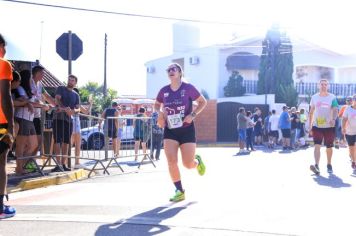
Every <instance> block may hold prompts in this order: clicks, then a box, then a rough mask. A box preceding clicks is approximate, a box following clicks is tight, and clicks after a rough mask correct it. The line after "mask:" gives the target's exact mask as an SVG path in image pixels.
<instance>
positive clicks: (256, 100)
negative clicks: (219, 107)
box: [217, 94, 275, 107]
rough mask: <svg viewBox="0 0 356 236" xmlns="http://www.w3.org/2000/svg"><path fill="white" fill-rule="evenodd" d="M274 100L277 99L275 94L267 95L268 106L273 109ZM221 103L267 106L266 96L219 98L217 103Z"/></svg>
mask: <svg viewBox="0 0 356 236" xmlns="http://www.w3.org/2000/svg"><path fill="white" fill-rule="evenodd" d="M274 98H275V96H274V94H267V104H268V105H270V107H273V106H274V104H275V102H274ZM220 102H239V103H243V104H265V95H251V96H243V97H228V98H218V99H217V103H220Z"/></svg>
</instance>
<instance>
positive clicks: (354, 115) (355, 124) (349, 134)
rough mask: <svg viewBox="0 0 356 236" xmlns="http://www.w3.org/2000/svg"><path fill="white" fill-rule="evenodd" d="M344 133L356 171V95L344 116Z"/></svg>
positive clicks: (353, 167) (352, 165)
mask: <svg viewBox="0 0 356 236" xmlns="http://www.w3.org/2000/svg"><path fill="white" fill-rule="evenodd" d="M342 118H343V119H342V133H343V134H345V137H346V140H347V144H348V145H349V152H350V157H351V160H352V164H351V167H352V169H353V170H356V147H355V143H356V94H355V95H354V96H353V97H352V105H351V106H348V107H347V108H346V110H345V111H344V114H343V115H342Z"/></svg>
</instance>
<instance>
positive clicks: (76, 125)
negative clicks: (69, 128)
mask: <svg viewBox="0 0 356 236" xmlns="http://www.w3.org/2000/svg"><path fill="white" fill-rule="evenodd" d="M73 91H74V92H76V93H77V94H78V95H79V90H78V89H77V88H73ZM91 102H92V101H89V107H84V106H82V105H80V112H81V113H83V114H89V112H90V108H91V106H92V103H91ZM72 119H73V122H72V124H73V133H72V137H71V143H72V145H74V148H75V149H74V155H75V165H74V169H81V168H85V167H84V166H83V165H81V164H80V159H79V158H80V147H81V145H82V144H81V142H82V138H81V134H80V130H81V125H80V115H79V113H74V115H73V117H72Z"/></svg>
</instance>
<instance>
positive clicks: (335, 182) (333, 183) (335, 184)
mask: <svg viewBox="0 0 356 236" xmlns="http://www.w3.org/2000/svg"><path fill="white" fill-rule="evenodd" d="M314 181H315V182H316V183H317V184H319V185H321V186H327V187H331V188H349V187H351V186H352V185H351V184H348V183H344V181H343V180H342V179H341V178H339V177H338V176H336V175H334V174H330V175H329V177H328V178H326V177H324V176H321V175H315V178H314Z"/></svg>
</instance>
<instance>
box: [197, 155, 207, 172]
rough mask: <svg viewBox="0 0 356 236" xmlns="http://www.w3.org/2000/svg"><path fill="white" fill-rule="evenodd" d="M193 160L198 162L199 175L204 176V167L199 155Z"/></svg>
mask: <svg viewBox="0 0 356 236" xmlns="http://www.w3.org/2000/svg"><path fill="white" fill-rule="evenodd" d="M195 159H197V160H198V162H199V163H198V165H197V170H198V173H199V175H204V174H205V165H204V163H203V160H202V159H201V157H200V156H199V155H195Z"/></svg>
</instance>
